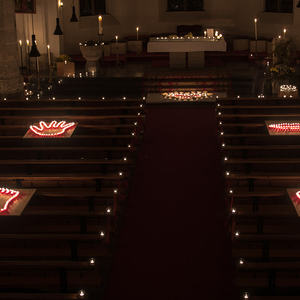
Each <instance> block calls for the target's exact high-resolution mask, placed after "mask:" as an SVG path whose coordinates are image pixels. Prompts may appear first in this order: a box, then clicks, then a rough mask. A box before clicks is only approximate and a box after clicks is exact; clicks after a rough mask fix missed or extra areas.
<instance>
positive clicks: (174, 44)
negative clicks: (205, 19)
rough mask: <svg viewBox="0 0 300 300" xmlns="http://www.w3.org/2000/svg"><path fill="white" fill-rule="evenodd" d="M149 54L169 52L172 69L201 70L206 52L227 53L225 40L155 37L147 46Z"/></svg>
mask: <svg viewBox="0 0 300 300" xmlns="http://www.w3.org/2000/svg"><path fill="white" fill-rule="evenodd" d="M147 51H148V52H169V65H170V67H171V68H186V67H187V66H188V67H189V68H199V67H200V68H201V67H204V64H205V57H204V52H205V51H226V42H225V40H224V39H223V38H214V37H213V38H208V37H188V38H187V37H178V36H174V37H154V38H150V40H149V42H148V45H147Z"/></svg>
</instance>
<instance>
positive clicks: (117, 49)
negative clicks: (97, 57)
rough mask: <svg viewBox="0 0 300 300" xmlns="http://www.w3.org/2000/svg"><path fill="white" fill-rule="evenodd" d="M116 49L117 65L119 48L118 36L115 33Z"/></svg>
mask: <svg viewBox="0 0 300 300" xmlns="http://www.w3.org/2000/svg"><path fill="white" fill-rule="evenodd" d="M115 38H116V51H117V65H119V48H118V40H119V36H117V35H116V37H115Z"/></svg>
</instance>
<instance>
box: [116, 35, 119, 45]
mask: <svg viewBox="0 0 300 300" xmlns="http://www.w3.org/2000/svg"><path fill="white" fill-rule="evenodd" d="M118 39H119V37H118V36H117V35H116V44H118Z"/></svg>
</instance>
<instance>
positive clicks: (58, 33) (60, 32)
mask: <svg viewBox="0 0 300 300" xmlns="http://www.w3.org/2000/svg"><path fill="white" fill-rule="evenodd" d="M53 34H54V35H63V32H62V30H61V28H60V25H59V18H56V28H55V31H54V33H53Z"/></svg>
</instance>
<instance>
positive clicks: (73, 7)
mask: <svg viewBox="0 0 300 300" xmlns="http://www.w3.org/2000/svg"><path fill="white" fill-rule="evenodd" d="M70 22H78V19H77V16H76V11H75V3H74V0H73V6H72V17H71V19H70Z"/></svg>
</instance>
